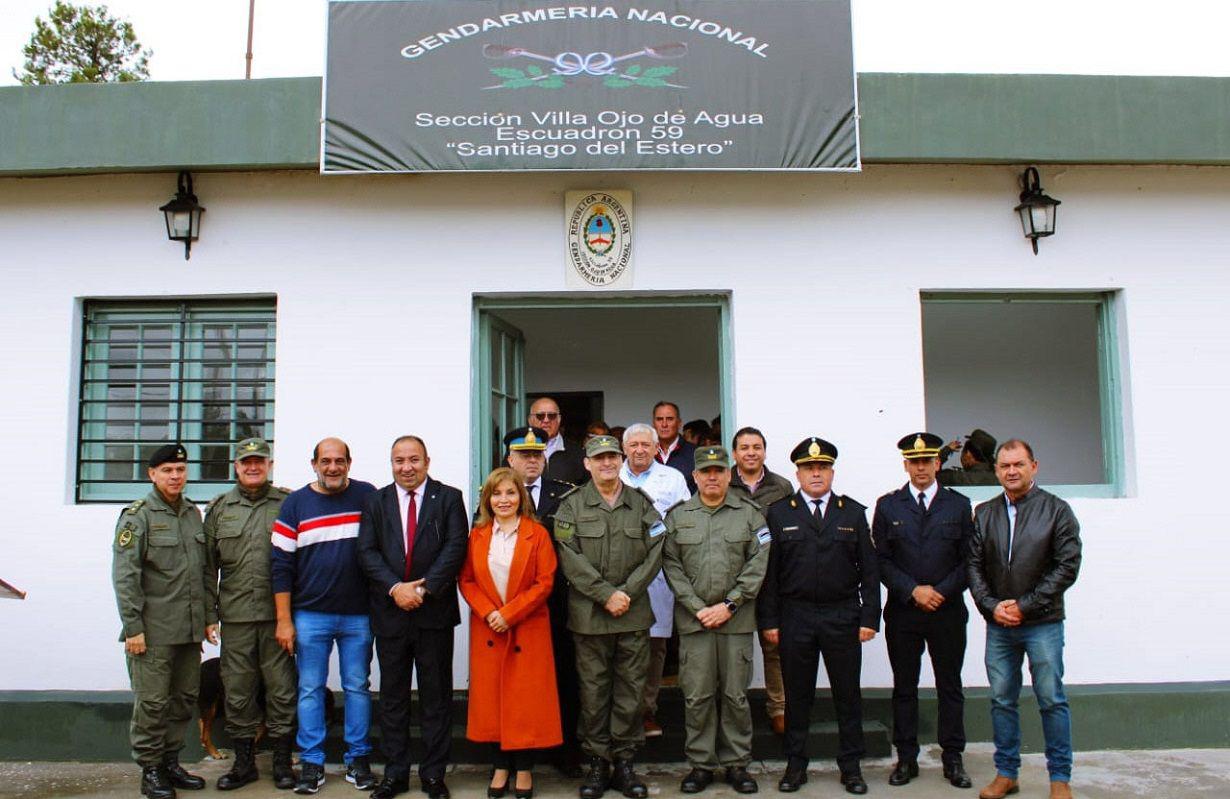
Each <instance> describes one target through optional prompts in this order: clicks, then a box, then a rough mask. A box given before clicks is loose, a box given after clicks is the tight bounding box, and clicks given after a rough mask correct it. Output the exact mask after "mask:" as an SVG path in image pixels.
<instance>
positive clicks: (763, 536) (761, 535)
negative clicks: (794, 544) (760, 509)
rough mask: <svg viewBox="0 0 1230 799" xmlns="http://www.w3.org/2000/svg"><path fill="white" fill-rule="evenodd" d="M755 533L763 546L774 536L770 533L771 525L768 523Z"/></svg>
mask: <svg viewBox="0 0 1230 799" xmlns="http://www.w3.org/2000/svg"><path fill="white" fill-rule="evenodd" d="M755 535H756V540H757V541H759V542H760V545H761V546H762V547H763V546H767V545H768V543H769V541H770V540H771V539H772V538H773V536H772V535H770V534H769V526H768V525H767V524H766V525H765V526H763V527H761V528H760V529H758V530H756V532H755Z"/></svg>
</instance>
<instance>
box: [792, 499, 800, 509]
mask: <svg viewBox="0 0 1230 799" xmlns="http://www.w3.org/2000/svg"><path fill="white" fill-rule="evenodd" d="M798 506H799V501H798V500H797V499H795V498H794V497H791V498H790V507H792V508H797V507H798Z"/></svg>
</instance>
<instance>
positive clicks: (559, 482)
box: [548, 477, 579, 491]
mask: <svg viewBox="0 0 1230 799" xmlns="http://www.w3.org/2000/svg"><path fill="white" fill-rule="evenodd" d="M548 479H549V480H550V481H551V482H553V483H556V484H557V485H559V486H560V487H561V488H563V489H564V490H566V491H571V490H572V489H574V488H579V486H578V485H577V484H576V483H570V482H568V481H567V480H557V479H556V478H554V477H551V478H548Z"/></svg>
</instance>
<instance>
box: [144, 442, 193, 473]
mask: <svg viewBox="0 0 1230 799" xmlns="http://www.w3.org/2000/svg"><path fill="white" fill-rule="evenodd" d="M187 460H188V451H187V450H186V449H184V445H183V444H163V445H162V446H161V447H159V448H158V449H156V450H154V451H153V452H152V453H150V456H149V461H148V464H149V467H150V468H151V469H153V468H155V467H157V466H161V465H162V464H164V463H178V462H180V461H187Z"/></svg>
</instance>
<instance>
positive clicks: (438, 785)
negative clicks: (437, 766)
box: [423, 777, 449, 799]
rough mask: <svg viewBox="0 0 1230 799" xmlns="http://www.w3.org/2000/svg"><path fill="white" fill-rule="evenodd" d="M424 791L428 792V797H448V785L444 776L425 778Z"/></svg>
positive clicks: (431, 798)
mask: <svg viewBox="0 0 1230 799" xmlns="http://www.w3.org/2000/svg"><path fill="white" fill-rule="evenodd" d="M423 793H425V794H427V799H448V797H449V792H448V786H447V785H445V784H444V778H443V777H430V778H426V779H424V780H423Z"/></svg>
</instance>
